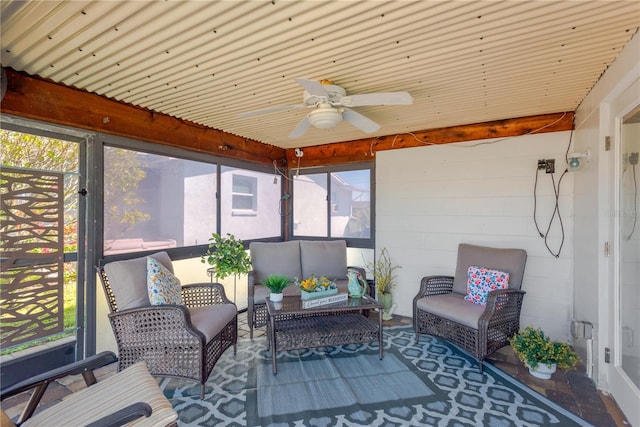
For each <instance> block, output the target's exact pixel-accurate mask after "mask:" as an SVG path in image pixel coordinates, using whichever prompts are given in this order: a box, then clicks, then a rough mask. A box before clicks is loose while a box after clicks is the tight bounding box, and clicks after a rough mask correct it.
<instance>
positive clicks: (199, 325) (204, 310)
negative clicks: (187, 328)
mask: <svg viewBox="0 0 640 427" xmlns="http://www.w3.org/2000/svg"><path fill="white" fill-rule="evenodd" d="M189 314H191V323H193V326H195V327H196V329H197V330H199V331H200V332H202V333H203V334H204V336H205V339H206V342H209V341H211V340H212V339H213V338H215V336H216V335H218V334H219V333H220V331H221V330H222V328H224V327H225V326H227V323H229V322H230V321H232V320H233V318H234V317H235V316H236V315H237V314H238V311H237V308H236V306H235V305H234V304H216V305H208V306H203V307H191V308H189Z"/></svg>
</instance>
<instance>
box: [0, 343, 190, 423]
mask: <svg viewBox="0 0 640 427" xmlns="http://www.w3.org/2000/svg"><path fill="white" fill-rule="evenodd" d="M115 361H116V356H115V354H113V353H112V352H110V351H105V352H102V353H100V354H97V355H94V356H91V357H88V358H86V359H84V360H81V361H79V362H75V363H72V364H70V365H66V366H62V367H60V368H57V369H54V370H52V371H49V372H45V373H43V374H40V375H37V376H35V377H33V378H29V379H26V380H24V381H21V382H20V383H18V384H15V385H13V386H11V387H8V388H6V389H3V390H2V396H1V398H2V400H4V399H7V398H10V397H12V396H15V395H17V394H20V393H25V392H29V391H31V390H33V392H32V393H31V394H30V395H29V399H28V402H27V403H26V405H25V407H24V409H23V411H22V414H21V415H20V416H19V417H18V419H17V420H16V421H15V424H14V423H13V422H12V421H11V420H10V419H9V417H8V416H7V415H6V414H5V413H4V411H3V412H2V413H1V414H0V425H2V426H3V427H5V426H7V427H9V426H16V425H17V426H24V427H34V426H45V427H48V426H63V425H64V426H86V425H91V426H94V427H99V426H103V427H113V426H122V425H129V424H130V423H131V424H135V425H136V426H138V427H144V426H157V427H165V426H176V425H177V419H178V414H177V413H176V411H175V410H174V409H173V407H172V406H171V402H169V401H168V400H167V398H166V397H165V396H164V394H162V390H160V387H158V383H157V382H156V380H155V379H154V378H153V377H152V376H151V375H150V374H149V371H148V370H147V368H146V366H145V365H144V364H143V363H139V364H137V365H135V366H132V367H130V368H128V369H126V370H125V371H124V372H119V373H117V374H114V375H110V376H108V377H106V378H105V379H102V380H100V381H96V376H95V374H94V371H95V370H96V369H98V368H100V367H103V366H106V365H109V364H111V363H113V362H115ZM79 374H82V377H83V378H84V380H85V384H86V385H87V386H88V389H86V390H82V391H81V392H74V393H71V394H70V395H68V396H65V397H64V399H62V401H60V402H58V403H55V404H53V405H46V404H44V403H43V404H42V405H40V402H41V400H42V397H43V396H44V394H45V391H46V390H47V387H48V386H49V384H51V383H52V382H55V381H56V380H58V379H61V378H65V377H67V376H69V375H79ZM25 396H26V395H25ZM36 409H38V412H37V413H35V411H36ZM34 414H35V415H34Z"/></svg>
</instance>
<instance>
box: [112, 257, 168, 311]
mask: <svg viewBox="0 0 640 427" xmlns="http://www.w3.org/2000/svg"><path fill="white" fill-rule="evenodd" d="M149 256H150V257H152V258H154V259H155V260H156V261H159V262H160V263H161V264H162V265H163V266H164V267H166V268H167V270H169V271H170V272H171V273H173V265H172V264H171V258H169V254H167V253H166V252H164V251H162V252H157V253H155V254H152V255H149ZM104 271H105V273H106V274H107V277H109V284H110V285H111V290H112V291H113V295H114V297H115V299H116V304H117V305H118V310H127V309H130V308H138V307H146V306H148V305H149V294H148V290H147V286H146V283H145V281H144V279H143V280H140V279H141V278H144V277H147V257H146V256H145V257H140V258H134V259H129V260H125V261H114V262H110V263H108V264H105V266H104Z"/></svg>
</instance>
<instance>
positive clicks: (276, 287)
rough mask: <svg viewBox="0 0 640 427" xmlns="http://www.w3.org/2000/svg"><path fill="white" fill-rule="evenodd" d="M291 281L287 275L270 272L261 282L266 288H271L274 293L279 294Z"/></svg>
mask: <svg viewBox="0 0 640 427" xmlns="http://www.w3.org/2000/svg"><path fill="white" fill-rule="evenodd" d="M290 283H291V279H290V278H289V277H288V276H283V275H280V274H272V275H270V276H267V278H266V279H264V281H263V282H262V284H263V285H265V286H266V287H267V288H269V289H271V292H273V293H274V294H280V293H282V291H283V290H284V288H286V287H287V286H289V284H290Z"/></svg>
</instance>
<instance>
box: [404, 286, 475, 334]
mask: <svg viewBox="0 0 640 427" xmlns="http://www.w3.org/2000/svg"><path fill="white" fill-rule="evenodd" d="M464 296H465V295H464V294H457V293H451V294H443V295H433V296H430V297H424V298H420V299H419V300H418V302H417V304H416V305H417V307H418V309H420V310H422V311H426V312H428V313H432V314H434V315H436V316H439V317H444V318H446V319H449V320H453V321H454V322H457V323H461V324H463V325H465V326H468V327H470V328H473V329H478V320H479V319H480V316H482V313H483V312H484V309H485V306H483V305H480V304H474V303H472V302H469V301H465V299H464Z"/></svg>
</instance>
